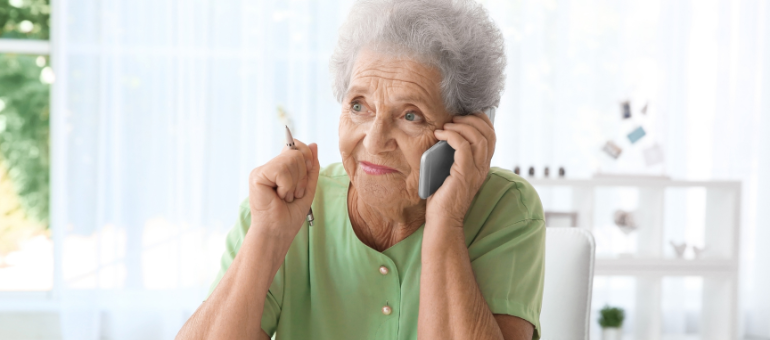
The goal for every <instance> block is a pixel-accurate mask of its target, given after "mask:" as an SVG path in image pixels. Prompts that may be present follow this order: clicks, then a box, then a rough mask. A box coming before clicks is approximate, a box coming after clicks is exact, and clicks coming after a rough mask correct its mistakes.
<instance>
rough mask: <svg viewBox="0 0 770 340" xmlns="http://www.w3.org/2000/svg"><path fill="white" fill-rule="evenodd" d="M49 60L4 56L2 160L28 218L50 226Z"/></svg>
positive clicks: (0, 77)
mask: <svg viewBox="0 0 770 340" xmlns="http://www.w3.org/2000/svg"><path fill="white" fill-rule="evenodd" d="M46 59H47V58H45V57H36V56H27V55H13V54H4V55H2V54H0V108H2V109H0V161H2V162H3V165H4V167H5V168H6V169H7V171H8V177H9V178H10V180H11V183H12V184H13V188H14V189H15V191H16V194H17V195H18V196H19V202H20V205H21V208H23V209H24V212H25V213H26V215H27V217H28V218H31V219H33V220H35V221H37V222H41V223H44V224H47V222H48V197H49V176H48V169H49V155H48V152H49V143H48V140H49V125H48V121H49V120H48V111H49V85H48V84H45V83H43V82H42V81H41V72H42V71H43V69H44V67H45V64H46V63H47V60H46Z"/></svg>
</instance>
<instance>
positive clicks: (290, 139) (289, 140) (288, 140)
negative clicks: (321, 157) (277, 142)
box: [284, 125, 315, 227]
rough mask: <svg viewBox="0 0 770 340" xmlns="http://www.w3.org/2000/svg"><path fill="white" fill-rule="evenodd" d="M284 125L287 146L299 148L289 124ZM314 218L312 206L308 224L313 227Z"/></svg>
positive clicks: (308, 214) (308, 215)
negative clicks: (295, 143)
mask: <svg viewBox="0 0 770 340" xmlns="http://www.w3.org/2000/svg"><path fill="white" fill-rule="evenodd" d="M284 126H286V146H288V147H289V149H292V150H297V146H296V145H294V138H293V137H292V136H291V131H289V126H288V125H284ZM313 220H315V218H313V208H312V207H311V208H310V211H308V212H307V224H308V225H310V226H311V227H312V226H313Z"/></svg>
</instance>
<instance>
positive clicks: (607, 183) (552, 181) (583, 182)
mask: <svg viewBox="0 0 770 340" xmlns="http://www.w3.org/2000/svg"><path fill="white" fill-rule="evenodd" d="M524 178H525V179H526V180H527V181H528V182H529V183H530V184H532V185H534V186H575V187H623V186H631V187H706V188H730V189H739V188H740V186H741V182H740V181H685V180H670V179H662V178H645V177H627V178H623V177H612V178H586V179H573V178H532V177H524Z"/></svg>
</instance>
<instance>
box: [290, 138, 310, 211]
mask: <svg viewBox="0 0 770 340" xmlns="http://www.w3.org/2000/svg"><path fill="white" fill-rule="evenodd" d="M294 146H295V147H296V148H297V151H300V153H301V154H302V156H303V162H304V163H305V170H304V171H303V172H302V174H303V176H302V177H301V178H300V180H299V183H297V188H296V189H295V191H294V197H295V198H302V197H303V196H305V191H306V190H307V171H308V169H310V168H312V164H313V152H312V151H311V150H310V148H309V147H308V146H307V145H305V143H303V142H302V141H300V140H299V139H294Z"/></svg>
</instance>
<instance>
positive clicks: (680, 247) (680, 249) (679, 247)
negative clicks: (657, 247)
mask: <svg viewBox="0 0 770 340" xmlns="http://www.w3.org/2000/svg"><path fill="white" fill-rule="evenodd" d="M669 243H670V244H671V246H672V247H674V252H675V253H676V258H678V259H683V258H684V251H685V250H686V249H687V243H685V242H682V243H681V244H676V243H674V241H669Z"/></svg>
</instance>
